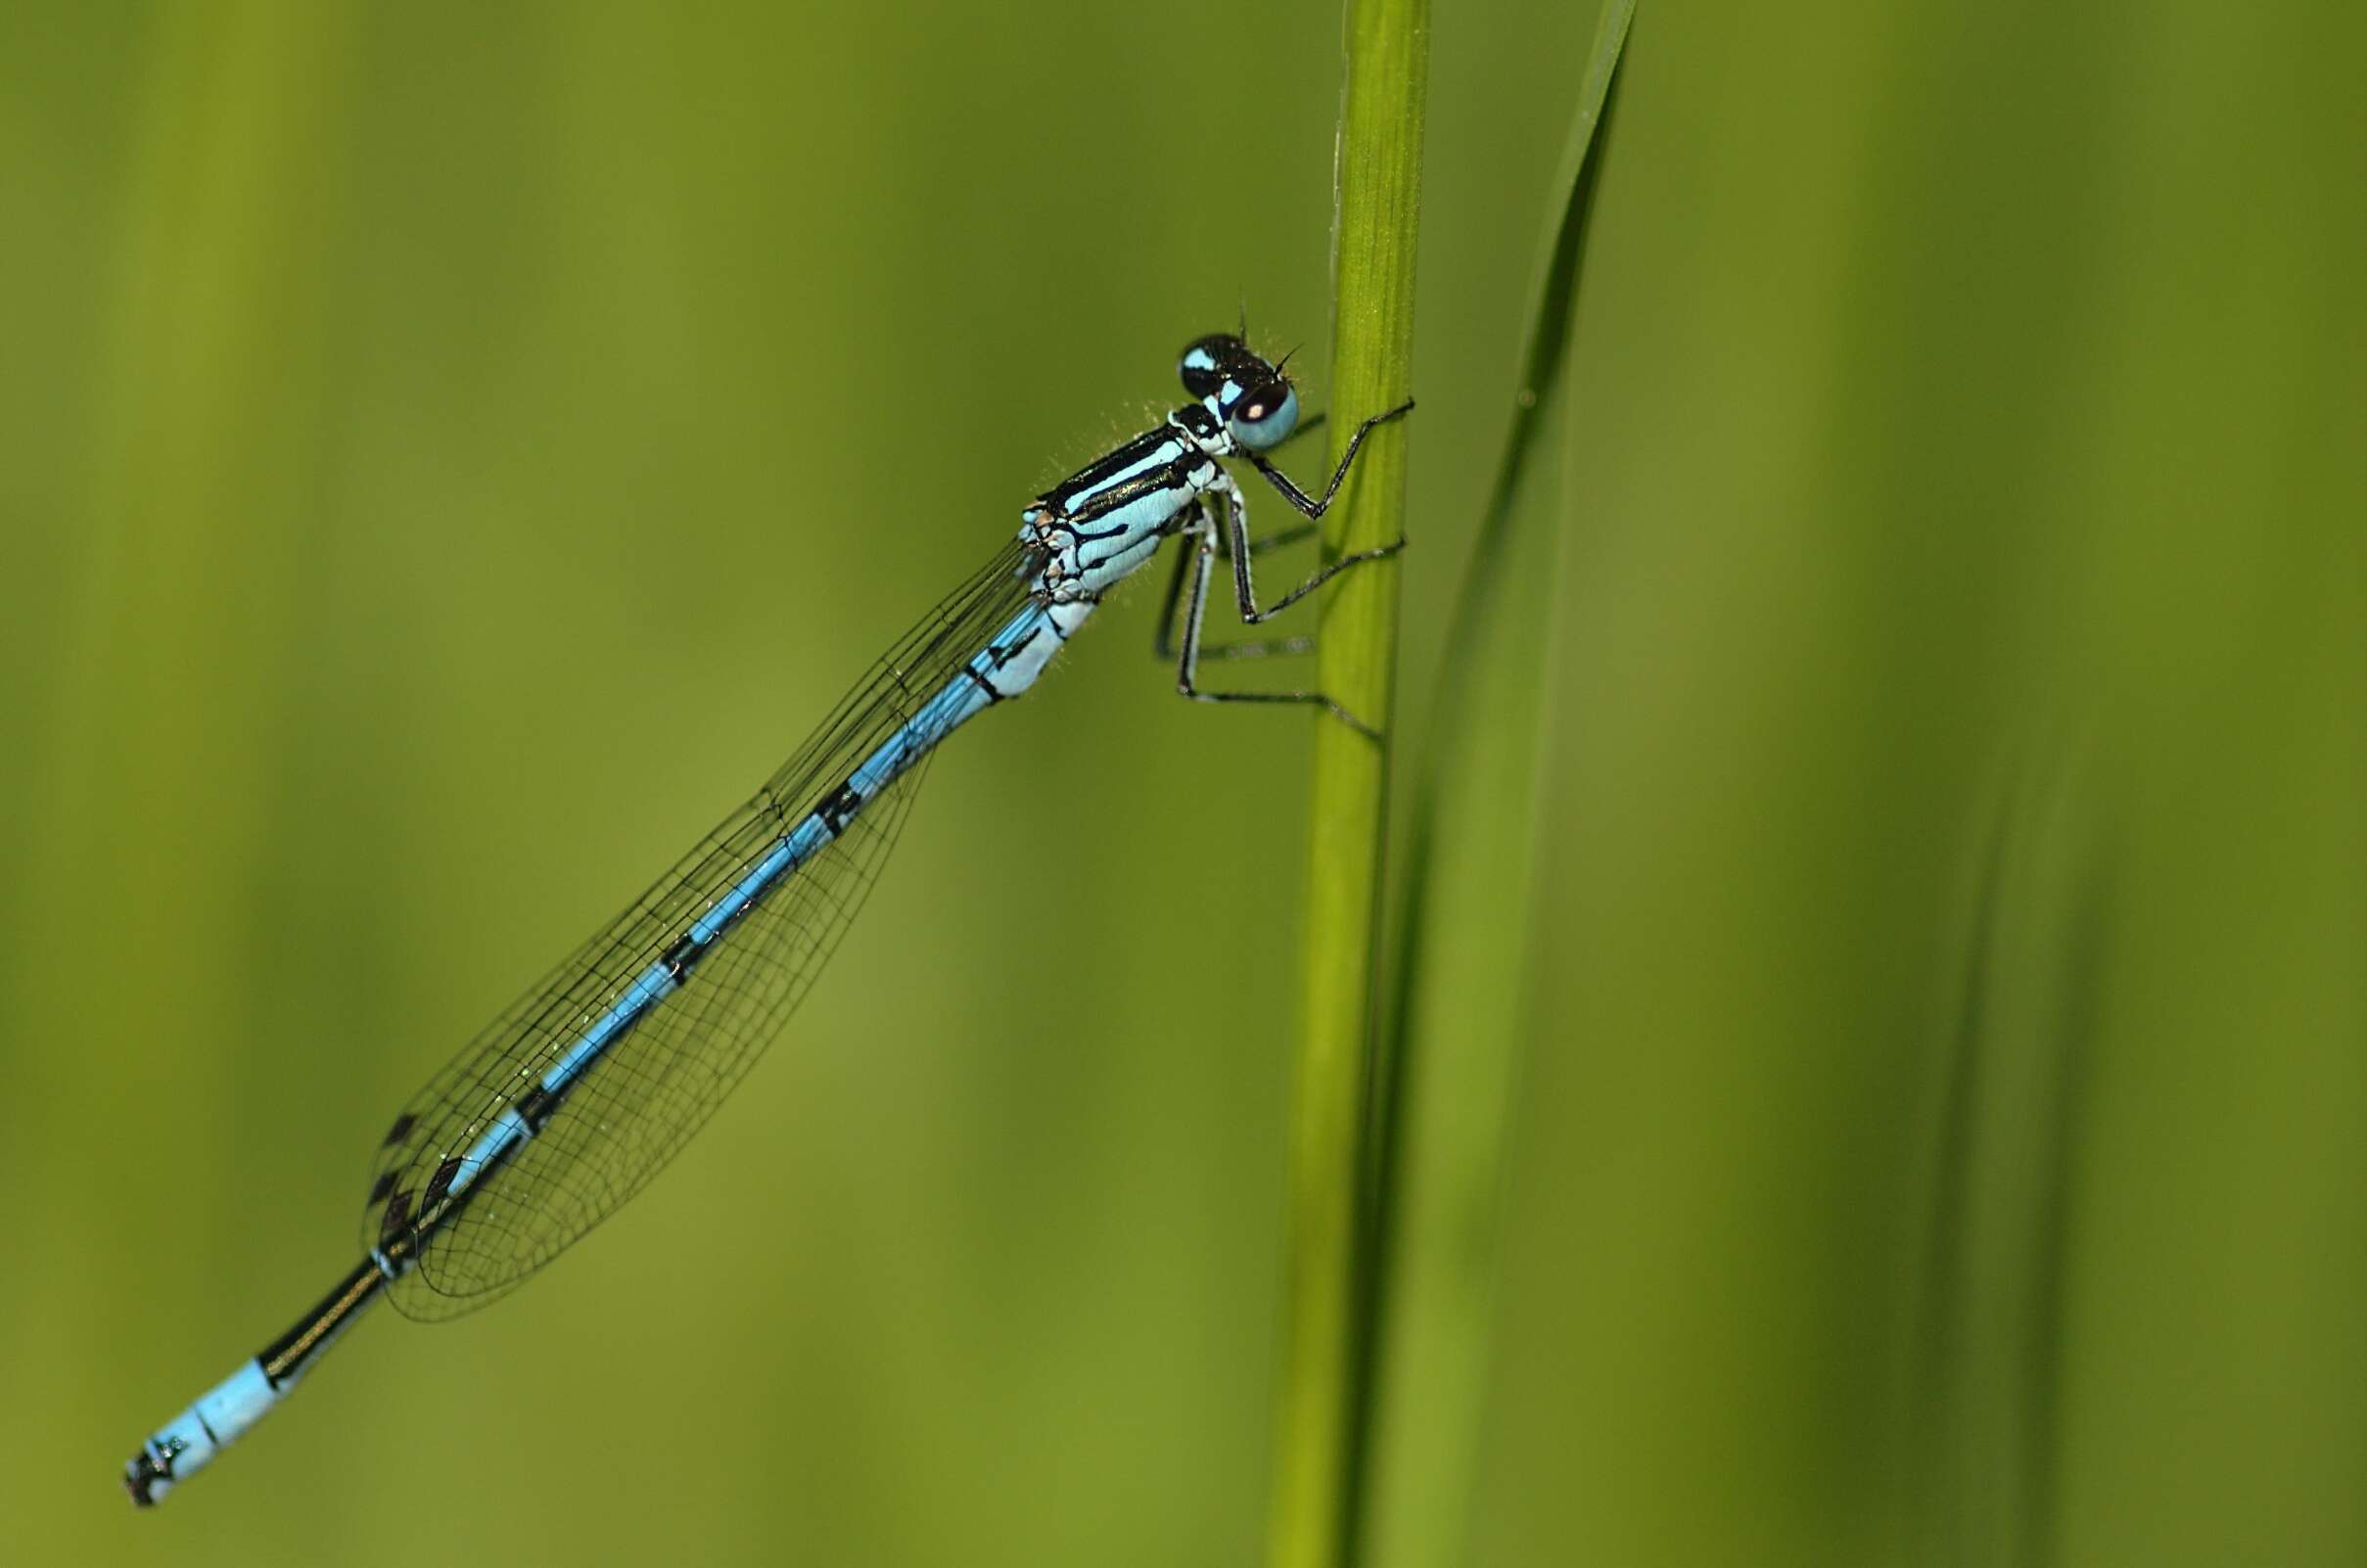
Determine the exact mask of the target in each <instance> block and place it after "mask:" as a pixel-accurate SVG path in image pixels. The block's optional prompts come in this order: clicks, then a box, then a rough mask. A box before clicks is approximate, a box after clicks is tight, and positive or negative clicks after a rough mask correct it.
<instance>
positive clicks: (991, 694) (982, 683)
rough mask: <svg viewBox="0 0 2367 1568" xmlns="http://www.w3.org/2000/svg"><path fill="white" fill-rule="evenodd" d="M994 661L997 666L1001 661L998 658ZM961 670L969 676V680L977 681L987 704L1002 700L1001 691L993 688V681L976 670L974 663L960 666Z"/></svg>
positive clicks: (990, 704)
mask: <svg viewBox="0 0 2367 1568" xmlns="http://www.w3.org/2000/svg"><path fill="white" fill-rule="evenodd" d="M996 663H997V666H998V668H999V667H1000V664H1001V661H999V660H998V661H997V662H996ZM961 672H962V673H963V674H965V675H967V676H969V677H970V679H971V680H973V681H975V682H977V685H978V689H979V690H980V691H982V692H985V693H986V695H987V703H988V704H989V706H992V705H993V704H996V703H998V702H1000V701H1002V693H1000V692H998V691H997V690H996V689H995V683H994V682H993V681H991V680H989V679H987V678H986V676H984V675H982V674H980V673H979V672H978V669H977V667H976V666H975V665H964V666H962V667H961Z"/></svg>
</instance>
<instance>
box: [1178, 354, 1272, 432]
mask: <svg viewBox="0 0 2367 1568" xmlns="http://www.w3.org/2000/svg"><path fill="white" fill-rule="evenodd" d="M1177 370H1178V373H1179V374H1180V375H1181V376H1182V377H1183V378H1184V391H1185V392H1189V393H1190V394H1191V395H1192V396H1194V397H1197V398H1198V399H1200V401H1201V402H1202V403H1204V404H1206V405H1207V408H1208V411H1209V412H1210V413H1212V414H1214V415H1216V416H1217V418H1218V419H1220V420H1222V421H1224V423H1225V429H1226V431H1227V432H1228V433H1229V434H1230V436H1231V437H1232V438H1233V439H1234V440H1235V441H1236V442H1238V443H1239V444H1241V445H1242V446H1244V447H1247V448H1248V449H1249V450H1251V451H1253V452H1262V451H1264V450H1266V448H1268V447H1270V446H1275V445H1278V444H1280V442H1281V441H1282V440H1283V439H1284V438H1287V437H1288V436H1289V434H1290V433H1291V431H1292V430H1293V429H1294V428H1296V427H1297V425H1298V422H1299V394H1298V392H1296V391H1294V390H1293V389H1292V387H1291V385H1290V378H1289V377H1288V376H1285V375H1284V374H1283V373H1282V370H1281V367H1280V366H1278V365H1270V364H1268V363H1267V362H1266V361H1265V360H1264V359H1262V358H1260V357H1259V356H1258V355H1257V353H1256V352H1255V351H1254V350H1253V349H1251V347H1250V346H1249V345H1247V344H1245V343H1243V342H1242V341H1241V340H1240V339H1238V338H1236V337H1234V336H1233V335H1232V334H1230V333H1228V332H1218V333H1211V334H1210V335H1209V336H1207V337H1205V338H1202V339H1201V340H1200V341H1199V342H1197V343H1195V344H1193V345H1192V346H1190V347H1188V348H1186V349H1184V360H1183V363H1182V364H1181V365H1179V366H1178V367H1177Z"/></svg>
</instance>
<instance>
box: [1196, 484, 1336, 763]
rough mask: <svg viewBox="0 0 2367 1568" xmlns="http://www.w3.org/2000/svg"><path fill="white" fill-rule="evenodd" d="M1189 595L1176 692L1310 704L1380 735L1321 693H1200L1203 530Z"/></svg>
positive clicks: (1207, 558)
mask: <svg viewBox="0 0 2367 1568" xmlns="http://www.w3.org/2000/svg"><path fill="white" fill-rule="evenodd" d="M1191 557H1192V562H1193V570H1192V578H1191V594H1190V596H1189V597H1188V598H1187V599H1186V600H1185V601H1184V654H1183V657H1182V658H1181V659H1179V660H1178V661H1177V662H1176V690H1177V691H1179V692H1181V693H1182V694H1183V695H1184V696H1186V697H1188V698H1190V699H1191V700H1192V701H1193V702H1196V703H1312V704H1314V705H1316V706H1317V707H1320V708H1322V709H1323V710H1324V711H1325V712H1326V713H1328V714H1330V715H1331V716H1332V717H1334V718H1336V719H1338V720H1339V721H1340V722H1341V723H1343V724H1346V725H1347V726H1348V727H1349V728H1350V729H1353V730H1355V731H1356V732H1357V733H1358V734H1360V735H1363V736H1365V737H1367V738H1368V739H1370V740H1378V739H1380V736H1379V735H1378V734H1377V733H1375V732H1374V730H1373V728H1372V726H1371V725H1369V724H1368V723H1366V722H1365V721H1364V720H1363V719H1361V718H1359V717H1357V716H1356V715H1354V714H1352V713H1350V712H1348V710H1346V709H1345V708H1342V707H1341V706H1340V705H1339V704H1337V703H1335V702H1333V701H1332V700H1331V699H1330V698H1328V697H1326V696H1324V695H1323V693H1322V692H1320V691H1202V690H1200V688H1199V686H1198V685H1197V684H1196V683H1195V682H1194V679H1193V676H1194V674H1195V673H1196V671H1197V669H1198V667H1199V662H1200V625H1201V622H1202V620H1203V619H1204V617H1205V616H1206V613H1207V610H1208V574H1209V569H1210V568H1211V567H1212V566H1213V565H1214V564H1215V561H1216V544H1215V542H1214V539H1213V537H1212V536H1211V534H1210V532H1208V531H1206V530H1203V531H1202V532H1201V534H1200V535H1199V537H1198V538H1196V539H1195V540H1193V542H1192V549H1191Z"/></svg>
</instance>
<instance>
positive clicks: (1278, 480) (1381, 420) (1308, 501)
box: [1241, 397, 1414, 518]
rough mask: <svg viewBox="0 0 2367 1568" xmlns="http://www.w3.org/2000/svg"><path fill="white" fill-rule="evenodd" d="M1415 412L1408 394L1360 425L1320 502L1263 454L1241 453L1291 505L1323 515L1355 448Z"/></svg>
mask: <svg viewBox="0 0 2367 1568" xmlns="http://www.w3.org/2000/svg"><path fill="white" fill-rule="evenodd" d="M1413 411H1414V399H1413V398H1411V397H1409V398H1407V399H1406V400H1405V401H1404V402H1402V403H1399V404H1398V405H1397V406H1396V407H1395V408H1392V409H1390V410H1389V411H1388V412H1387V413H1385V414H1375V415H1373V416H1372V417H1371V418H1370V419H1368V420H1366V421H1365V422H1364V423H1363V424H1361V425H1359V426H1357V427H1356V434H1355V435H1353V436H1351V437H1349V438H1348V449H1347V450H1346V451H1344V452H1342V453H1340V466H1339V467H1337V468H1335V469H1333V470H1332V471H1331V483H1330V484H1326V485H1324V486H1323V499H1322V500H1320V501H1318V500H1315V499H1312V498H1311V497H1310V496H1309V495H1308V494H1307V492H1306V491H1305V490H1302V489H1300V488H1299V487H1298V485H1297V484H1296V483H1295V482H1293V481H1292V479H1291V478H1290V476H1289V475H1287V474H1285V473H1283V472H1282V471H1281V470H1280V469H1278V468H1276V467H1275V466H1274V465H1273V464H1272V463H1269V462H1267V461H1266V457H1265V454H1264V453H1262V452H1243V453H1242V454H1241V455H1242V456H1243V457H1246V458H1248V459H1249V461H1250V464H1251V466H1253V467H1254V468H1256V469H1257V471H1258V472H1259V473H1261V474H1263V475H1265V476H1266V481H1267V483H1268V484H1272V485H1273V486H1274V487H1275V488H1276V489H1277V490H1280V491H1281V492H1282V495H1283V497H1284V498H1285V499H1287V500H1288V501H1289V502H1290V504H1291V505H1292V506H1295V507H1297V508H1298V509H1299V510H1300V511H1301V512H1303V513H1305V514H1306V515H1307V516H1308V517H1310V518H1318V517H1322V516H1323V513H1324V511H1325V510H1326V509H1328V508H1329V507H1330V505H1331V498H1332V497H1333V496H1334V495H1337V494H1338V493H1339V491H1340V481H1342V480H1344V479H1346V478H1347V477H1348V465H1349V464H1351V463H1353V462H1355V461H1356V449H1357V448H1358V447H1360V446H1362V445H1364V444H1365V438H1366V437H1368V436H1369V435H1371V434H1372V427H1373V426H1375V425H1385V424H1387V423H1388V422H1389V421H1390V420H1393V419H1399V418H1403V417H1404V416H1405V415H1407V414H1410V413H1412V412H1413Z"/></svg>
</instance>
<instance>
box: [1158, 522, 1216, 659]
mask: <svg viewBox="0 0 2367 1568" xmlns="http://www.w3.org/2000/svg"><path fill="white" fill-rule="evenodd" d="M1204 515H1205V514H1203V513H1202V512H1201V510H1200V505H1199V503H1198V502H1197V501H1195V502H1193V503H1192V507H1191V510H1190V511H1189V512H1187V513H1185V514H1184V542H1183V543H1182V544H1179V545H1178V546H1176V569H1175V571H1173V572H1171V573H1169V574H1168V575H1167V592H1166V593H1165V594H1164V595H1162V596H1161V598H1160V600H1159V624H1158V626H1157V627H1156V628H1155V629H1153V631H1152V632H1151V637H1150V656H1151V657H1152V658H1153V659H1156V660H1159V661H1161V662H1162V663H1164V662H1165V661H1167V660H1169V659H1172V658H1174V657H1175V652H1176V637H1175V632H1176V602H1177V601H1178V600H1180V599H1182V598H1183V597H1184V572H1185V571H1187V570H1188V569H1189V567H1190V564H1191V558H1192V556H1193V555H1194V553H1196V552H1195V550H1194V548H1193V544H1192V538H1193V535H1192V533H1191V527H1192V524H1193V523H1194V522H1195V521H1196V520H1198V519H1199V518H1200V517H1202V516H1204Z"/></svg>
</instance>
